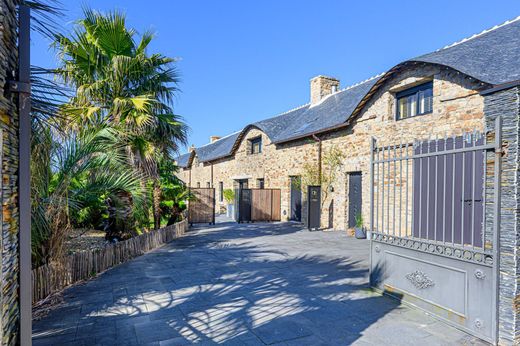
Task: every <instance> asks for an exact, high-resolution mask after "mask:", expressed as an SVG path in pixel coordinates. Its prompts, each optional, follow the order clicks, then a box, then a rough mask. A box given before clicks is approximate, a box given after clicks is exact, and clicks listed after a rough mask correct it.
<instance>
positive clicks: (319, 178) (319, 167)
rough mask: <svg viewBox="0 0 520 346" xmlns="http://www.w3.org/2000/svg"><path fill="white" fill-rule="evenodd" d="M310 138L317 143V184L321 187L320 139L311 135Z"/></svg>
mask: <svg viewBox="0 0 520 346" xmlns="http://www.w3.org/2000/svg"><path fill="white" fill-rule="evenodd" d="M312 138H313V139H314V140H315V141H316V142H318V183H319V184H320V185H321V139H320V138H319V137H318V136H316V135H312Z"/></svg>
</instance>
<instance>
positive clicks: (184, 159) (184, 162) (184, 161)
mask: <svg viewBox="0 0 520 346" xmlns="http://www.w3.org/2000/svg"><path fill="white" fill-rule="evenodd" d="M190 156H191V153H186V154H182V155H181V156H178V157H177V158H176V159H175V161H176V162H177V166H179V167H181V168H187V167H188V164H189V163H190Z"/></svg>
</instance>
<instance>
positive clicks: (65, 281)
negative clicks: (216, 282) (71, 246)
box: [32, 220, 188, 304]
mask: <svg viewBox="0 0 520 346" xmlns="http://www.w3.org/2000/svg"><path fill="white" fill-rule="evenodd" d="M187 228H188V222H187V221H186V220H183V221H181V222H178V223H176V224H174V225H171V226H166V227H164V228H161V229H159V230H157V231H151V232H148V233H144V234H141V235H139V236H137V237H134V238H131V239H128V240H125V241H121V242H118V243H114V244H110V245H107V246H105V247H104V248H103V249H96V250H92V251H82V252H78V253H75V254H73V255H70V256H67V257H65V258H64V260H63V261H62V262H60V263H49V264H45V265H43V266H40V267H38V268H35V269H33V270H32V293H33V294H32V300H33V304H34V303H37V302H39V301H40V300H42V299H45V298H47V297H48V296H49V295H51V294H53V293H55V292H58V291H61V290H62V289H64V288H65V287H67V286H70V285H72V284H74V283H77V282H79V281H82V280H86V279H89V278H92V277H94V276H96V275H97V274H99V273H101V272H103V271H105V270H107V269H110V268H112V267H114V266H117V265H119V264H121V263H124V262H126V261H128V260H131V259H132V258H135V257H138V256H141V255H143V254H145V253H146V252H148V251H150V250H153V249H155V248H157V247H159V246H161V245H163V244H166V243H168V242H170V241H172V240H174V239H176V238H178V237H180V236H182V235H183V234H184V233H185V231H186V229H187Z"/></svg>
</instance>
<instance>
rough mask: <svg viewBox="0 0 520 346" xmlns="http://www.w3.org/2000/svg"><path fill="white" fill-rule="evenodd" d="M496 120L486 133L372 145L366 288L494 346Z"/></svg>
mask: <svg viewBox="0 0 520 346" xmlns="http://www.w3.org/2000/svg"><path fill="white" fill-rule="evenodd" d="M501 155H502V143H501V120H500V118H498V119H497V121H496V124H495V129H494V131H488V132H486V133H484V134H482V133H478V132H473V133H466V134H464V135H462V136H458V137H445V138H442V139H435V140H426V141H414V143H404V144H403V143H400V144H393V145H388V146H385V145H379V144H378V143H377V142H376V140H375V139H373V140H372V143H371V165H370V179H371V184H370V186H371V191H370V205H371V208H370V231H371V233H370V238H371V242H370V281H371V285H372V286H373V287H375V288H377V289H379V290H381V291H383V292H385V293H387V294H389V295H393V296H396V297H399V298H401V299H403V300H404V301H405V302H407V303H409V304H412V305H415V306H417V307H419V308H421V309H424V310H426V311H428V312H429V313H431V314H433V315H436V316H437V317H439V318H441V319H443V320H445V321H447V322H448V323H450V324H452V325H454V326H456V327H458V328H460V329H463V330H465V331H467V332H469V333H471V334H474V335H476V336H478V337H480V338H482V339H485V340H487V341H490V342H495V341H496V340H497V330H498V328H497V324H498V268H499V247H498V246H497V245H498V244H499V242H498V239H499V229H500V170H501Z"/></svg>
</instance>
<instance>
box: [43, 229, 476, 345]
mask: <svg viewBox="0 0 520 346" xmlns="http://www.w3.org/2000/svg"><path fill="white" fill-rule="evenodd" d="M367 261H368V242H366V241H360V240H356V239H353V238H348V237H346V236H345V234H344V233H342V232H308V231H306V230H301V225H295V224H287V223H285V224H284V223H269V224H261V223H255V224H241V225H238V224H235V223H225V224H218V223H217V225H215V226H212V227H207V226H204V227H197V228H195V229H193V230H190V231H189V232H188V235H187V236H185V237H183V238H180V239H177V240H175V241H173V242H172V243H170V244H168V245H166V246H164V247H162V248H160V249H157V250H154V251H152V252H150V253H148V254H146V255H143V256H141V257H138V258H136V259H134V260H132V261H130V262H127V263H125V264H123V265H121V266H118V267H116V268H113V269H112V270H109V271H107V272H106V273H104V274H102V275H100V276H99V277H98V278H96V279H94V280H92V281H89V282H87V283H85V284H82V285H78V286H75V287H72V288H70V289H68V290H66V291H65V292H64V293H63V296H64V303H63V304H62V306H61V307H60V308H58V309H56V310H54V311H52V312H51V313H50V314H49V315H48V316H46V317H45V318H43V319H42V320H41V321H35V322H34V324H33V326H34V327H33V342H34V345H74V346H82V345H130V346H132V345H154V346H159V345H188V344H193V343H195V344H200V345H215V344H223V345H231V346H233V345H298V346H301V345H303V346H305V345H313V346H314V345H347V344H355V345H383V344H384V345H399V346H401V345H407V344H413V345H418V344H420V345H421V346H423V345H458V344H468V345H470V344H476V345H480V344H482V345H484V344H485V343H481V342H480V341H479V340H478V339H476V338H474V337H471V336H469V335H468V334H465V333H463V332H461V331H459V330H457V329H454V328H452V327H449V326H447V325H446V324H444V323H442V322H439V321H437V320H435V319H433V318H432V317H430V316H428V315H426V314H424V313H423V312H421V311H419V310H414V309H411V308H409V307H407V306H404V305H400V304H399V302H398V301H396V300H392V299H389V298H387V297H382V296H380V295H379V294H377V293H374V292H372V291H370V290H368V271H367V268H368V263H367Z"/></svg>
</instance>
